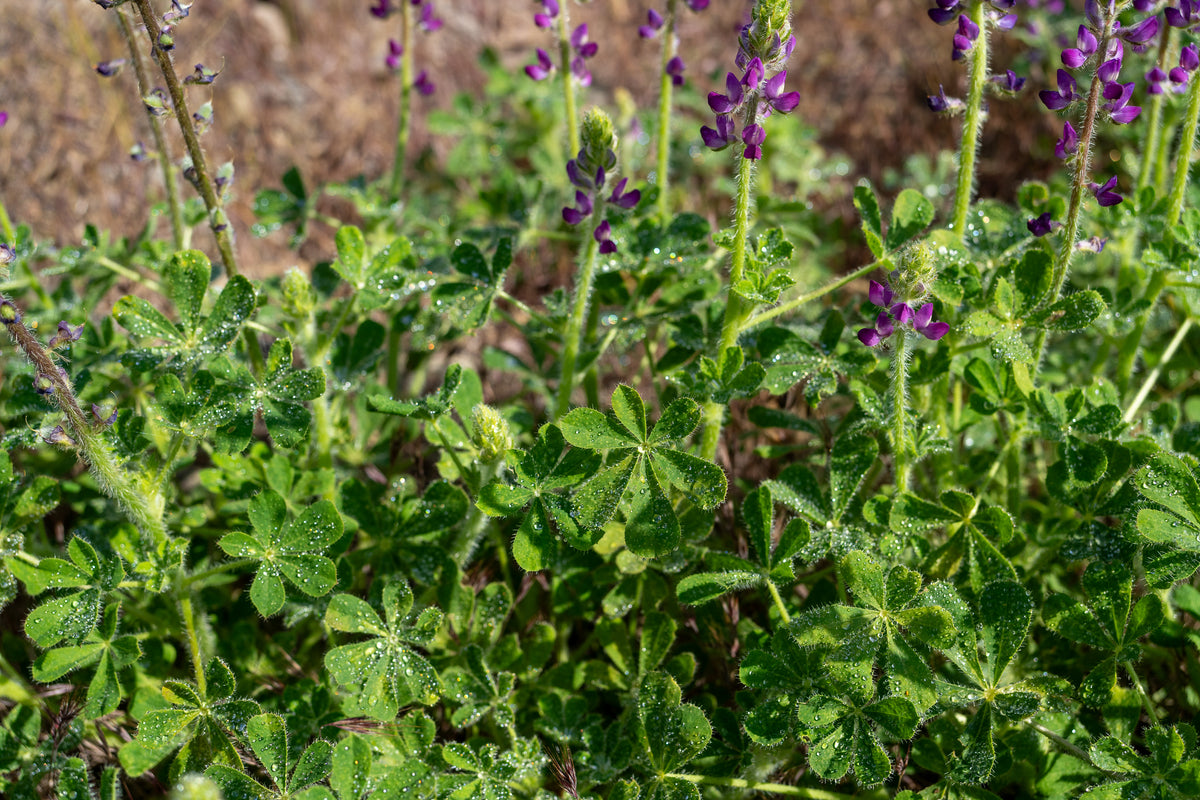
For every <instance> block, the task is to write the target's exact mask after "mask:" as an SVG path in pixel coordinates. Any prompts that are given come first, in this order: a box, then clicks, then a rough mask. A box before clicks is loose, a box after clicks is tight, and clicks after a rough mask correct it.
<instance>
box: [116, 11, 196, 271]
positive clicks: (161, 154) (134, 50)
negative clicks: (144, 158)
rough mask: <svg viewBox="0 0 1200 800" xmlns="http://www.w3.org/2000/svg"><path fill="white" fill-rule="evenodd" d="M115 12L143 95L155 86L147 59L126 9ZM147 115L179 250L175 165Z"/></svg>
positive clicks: (181, 233)
mask: <svg viewBox="0 0 1200 800" xmlns="http://www.w3.org/2000/svg"><path fill="white" fill-rule="evenodd" d="M116 12H117V25H118V27H120V29H121V36H122V37H123V38H124V39H125V44H126V46H128V48H129V60H130V61H131V62H132V63H133V71H134V74H135V75H137V86H138V97H139V98H142V97H145V96H146V95H148V94H149V93H150V91H151V89H153V88H154V86H153V84H151V83H150V77H149V75H148V73H147V72H146V59H145V57H144V56H143V55H142V48H141V47H139V46H138V43H137V41H136V40H135V39H134V38H133V28H132V27H131V26H130V24H129V20H127V19H126V18H125V12H123V11H121V10H120V9H119V8H118V9H117V10H116ZM146 117H147V119H148V120H149V122H150V133H151V135H152V136H154V147H155V150H156V151H157V158H158V167H159V170H160V171H161V172H162V176H163V185H164V187H165V189H166V195H167V217H168V218H169V219H170V221H171V240H172V241H173V242H174V244H175V249H176V250H182V249H183V248H184V247H185V246H186V240H185V236H184V231H185V228H184V225H183V207H182V205H181V203H180V202H179V185H178V184H177V183H176V181H175V165H174V164H173V163H172V159H171V151H170V149H169V145H168V142H167V137H166V135H165V134H164V133H163V126H162V122H160V121H159V119H158V117H156V116H154V115H153V114H151V113H149V111H147V113H146Z"/></svg>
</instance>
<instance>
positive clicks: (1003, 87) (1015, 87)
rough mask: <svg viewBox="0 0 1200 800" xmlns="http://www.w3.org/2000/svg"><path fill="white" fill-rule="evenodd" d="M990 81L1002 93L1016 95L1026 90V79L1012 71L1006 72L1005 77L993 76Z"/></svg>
mask: <svg viewBox="0 0 1200 800" xmlns="http://www.w3.org/2000/svg"><path fill="white" fill-rule="evenodd" d="M988 80H989V81H991V82H992V83H993V84H995V85H997V86H999V87H1000V91H1002V92H1008V93H1010V94H1016V93H1017V92H1019V91H1021V90H1022V89H1024V88H1025V79H1024V78H1022V77H1020V76H1019V75H1017V73H1015V72H1013V71H1012V70H1011V69H1009V70H1005V71H1004V74H1003V75H992V76H991V77H990V78H988Z"/></svg>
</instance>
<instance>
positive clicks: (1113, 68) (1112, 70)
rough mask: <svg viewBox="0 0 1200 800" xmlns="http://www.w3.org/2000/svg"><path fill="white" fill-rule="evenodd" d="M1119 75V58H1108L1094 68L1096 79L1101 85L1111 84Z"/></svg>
mask: <svg viewBox="0 0 1200 800" xmlns="http://www.w3.org/2000/svg"><path fill="white" fill-rule="evenodd" d="M1120 74H1121V56H1117V57H1116V58H1110V59H1109V60H1108V61H1105V62H1104V63H1103V64H1101V65H1100V66H1099V67H1097V68H1096V77H1097V78H1099V79H1100V80H1101V81H1102V82H1103V83H1112V82H1113V81H1115V80H1116V79H1117V77H1118V76H1119V75H1120Z"/></svg>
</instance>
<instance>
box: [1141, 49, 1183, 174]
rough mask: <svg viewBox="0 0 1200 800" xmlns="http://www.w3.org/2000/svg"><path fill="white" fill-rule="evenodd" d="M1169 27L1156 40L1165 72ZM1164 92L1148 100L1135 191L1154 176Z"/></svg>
mask: <svg viewBox="0 0 1200 800" xmlns="http://www.w3.org/2000/svg"><path fill="white" fill-rule="evenodd" d="M1172 30H1174V29H1173V28H1172V27H1171V26H1170V25H1164V26H1163V29H1162V34H1161V35H1160V36H1159V39H1158V62H1157V63H1158V67H1159V69H1162V70H1163V72H1166V69H1165V65H1166V63H1167V59H1168V58H1169V57H1170V50H1171V49H1172V48H1171V31H1172ZM1165 97H1166V93H1165V92H1160V93H1159V94H1156V95H1154V96H1153V97H1152V98H1151V100H1150V113H1149V114H1148V115H1147V116H1146V146H1145V148H1144V149H1143V150H1142V163H1141V166H1140V167H1139V168H1138V179H1137V191H1138V192H1139V193H1140V192H1141V191H1142V189H1144V188H1146V187H1147V186H1149V185H1151V183H1152V180H1153V175H1154V165H1155V163H1156V162H1157V160H1158V149H1159V147H1160V146H1161V143H1162V107H1163V99H1164V98H1165Z"/></svg>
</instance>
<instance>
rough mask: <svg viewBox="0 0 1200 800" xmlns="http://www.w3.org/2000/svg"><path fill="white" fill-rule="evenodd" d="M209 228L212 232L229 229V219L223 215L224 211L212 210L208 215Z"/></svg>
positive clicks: (219, 209)
mask: <svg viewBox="0 0 1200 800" xmlns="http://www.w3.org/2000/svg"><path fill="white" fill-rule="evenodd" d="M209 222H210V226H211V227H212V229H213V231H223V230H226V229H227V228H228V227H229V217H228V216H227V215H226V214H225V210H224V209H221V208H214V209H213V210H212V213H211V214H210V215H209Z"/></svg>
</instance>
